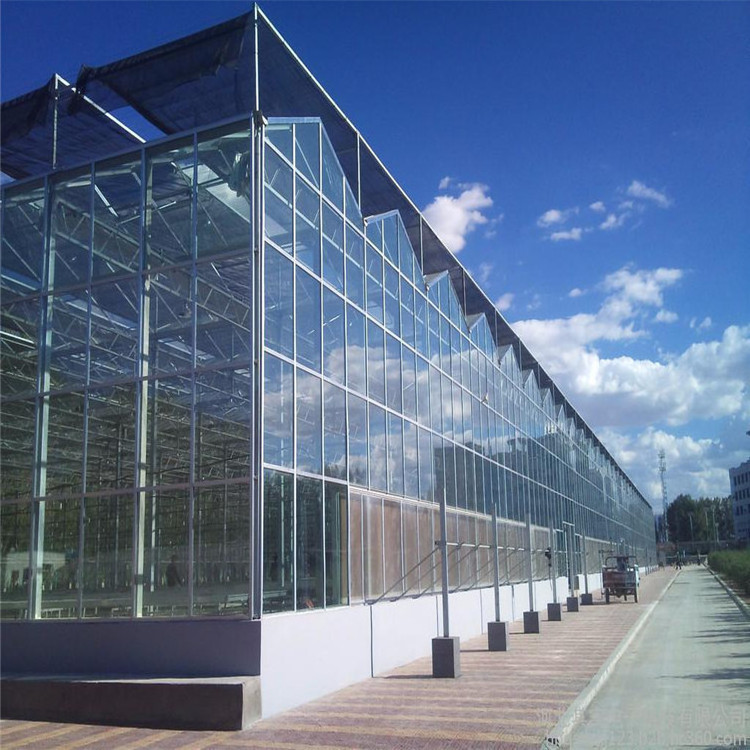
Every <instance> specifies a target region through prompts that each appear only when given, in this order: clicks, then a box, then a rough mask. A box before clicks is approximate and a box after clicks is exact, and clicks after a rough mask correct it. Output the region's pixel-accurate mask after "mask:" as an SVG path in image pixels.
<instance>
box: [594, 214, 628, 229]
mask: <svg viewBox="0 0 750 750" xmlns="http://www.w3.org/2000/svg"><path fill="white" fill-rule="evenodd" d="M629 215H630V214H629V213H627V212H625V213H622V214H620V215H619V216H618V215H617V214H608V215H607V218H606V219H605V220H604V221H603V222H602V223H601V224H599V229H604V230H608V229H619V228H620V227H621V226H622V225H623V224H624V223H625V222H626V221H627V218H628V216H629Z"/></svg>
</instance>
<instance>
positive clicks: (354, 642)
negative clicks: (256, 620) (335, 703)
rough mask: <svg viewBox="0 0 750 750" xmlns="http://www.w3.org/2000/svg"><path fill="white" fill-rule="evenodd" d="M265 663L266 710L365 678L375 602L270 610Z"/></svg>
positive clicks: (264, 626) (273, 710)
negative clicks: (273, 612) (306, 609)
mask: <svg viewBox="0 0 750 750" xmlns="http://www.w3.org/2000/svg"><path fill="white" fill-rule="evenodd" d="M433 606H434V605H433ZM433 627H434V625H433ZM260 665H261V666H260V674H261V692H262V696H261V697H262V701H263V716H271V715H273V714H276V713H278V712H279V711H284V710H285V709H288V708H292V707H293V706H299V705H300V704H302V703H305V702H307V701H310V700H313V699H314V698H319V697H320V696H322V695H325V694H326V693H332V692H333V691H335V690H340V689H341V688H342V687H345V686H346V685H351V684H352V683H354V682H359V681H360V680H363V679H366V678H367V677H369V676H370V607H341V608H336V609H328V610H318V611H311V612H297V613H289V614H279V615H266V616H265V617H263V620H262V631H261V660H260Z"/></svg>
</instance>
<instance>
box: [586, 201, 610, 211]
mask: <svg viewBox="0 0 750 750" xmlns="http://www.w3.org/2000/svg"><path fill="white" fill-rule="evenodd" d="M589 208H590V209H591V210H592V211H596V213H598V214H603V213H604V212H605V211H606V210H607V207H606V206H605V205H604V203H603V202H602V201H596V202H594V203H592V204H591V205H589Z"/></svg>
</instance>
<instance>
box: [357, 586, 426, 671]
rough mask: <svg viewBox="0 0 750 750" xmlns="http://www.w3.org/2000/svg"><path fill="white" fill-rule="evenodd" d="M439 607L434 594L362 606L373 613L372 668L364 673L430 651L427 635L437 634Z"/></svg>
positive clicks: (391, 667) (385, 669)
mask: <svg viewBox="0 0 750 750" xmlns="http://www.w3.org/2000/svg"><path fill="white" fill-rule="evenodd" d="M439 607H440V598H439V597H437V596H424V597H422V598H421V599H405V600H402V601H400V602H381V603H380V604H376V605H374V606H371V607H362V609H365V610H367V611H368V612H370V613H371V616H372V655H373V658H372V672H371V673H370V672H368V673H367V674H366V675H365V676H364V677H370V676H371V675H376V674H380V673H382V672H386V671H388V670H389V669H394V668H395V667H398V666H400V665H401V664H408V663H409V662H410V661H414V659H419V658H420V657H422V656H427V655H429V654H430V653H431V641H430V639H431V638H432V637H433V636H435V635H437V633H438V631H439V628H440V625H439V623H438V608H439ZM368 635H369V633H368ZM362 679H364V678H362Z"/></svg>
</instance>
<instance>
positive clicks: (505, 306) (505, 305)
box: [495, 292, 516, 312]
mask: <svg viewBox="0 0 750 750" xmlns="http://www.w3.org/2000/svg"><path fill="white" fill-rule="evenodd" d="M515 296H516V295H515V294H512V293H511V292H506V293H505V294H503V295H502V296H501V297H498V298H497V299H496V300H495V307H496V308H497V309H498V310H500V312H505V311H506V310H509V309H510V307H511V305H512V304H513V298H514V297H515Z"/></svg>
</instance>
